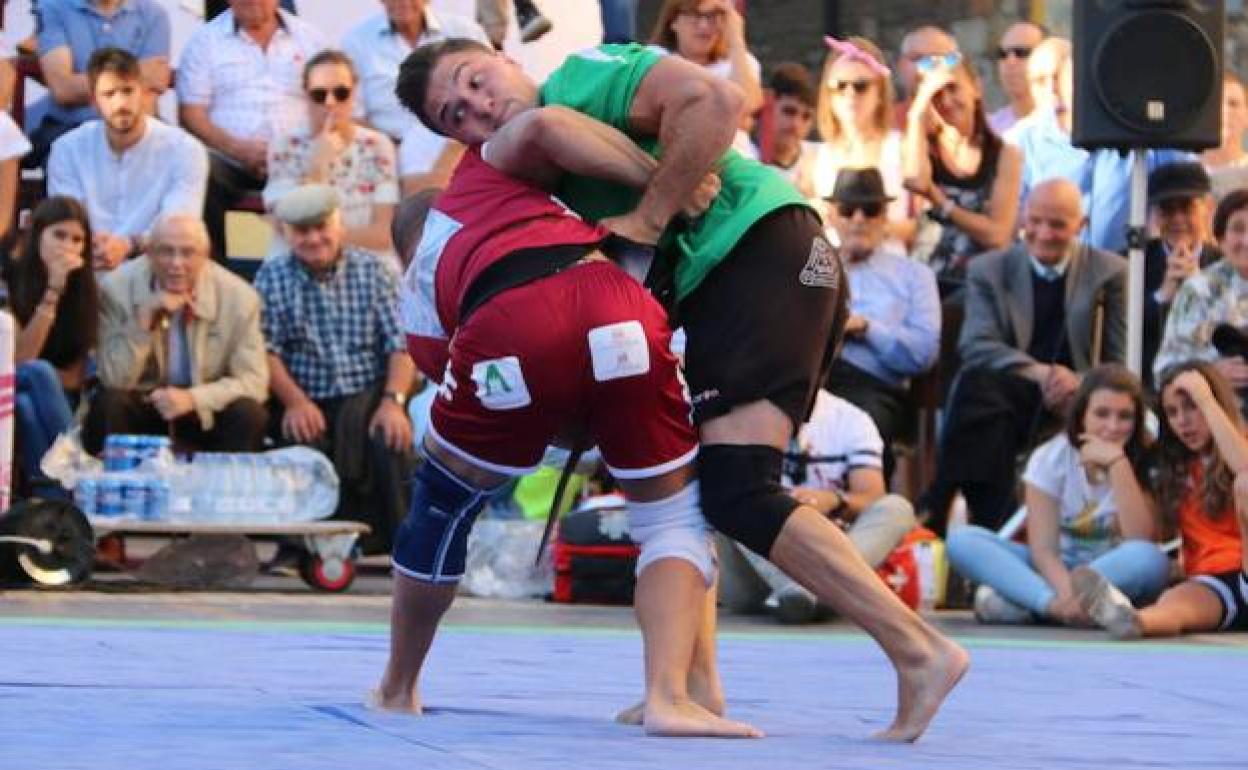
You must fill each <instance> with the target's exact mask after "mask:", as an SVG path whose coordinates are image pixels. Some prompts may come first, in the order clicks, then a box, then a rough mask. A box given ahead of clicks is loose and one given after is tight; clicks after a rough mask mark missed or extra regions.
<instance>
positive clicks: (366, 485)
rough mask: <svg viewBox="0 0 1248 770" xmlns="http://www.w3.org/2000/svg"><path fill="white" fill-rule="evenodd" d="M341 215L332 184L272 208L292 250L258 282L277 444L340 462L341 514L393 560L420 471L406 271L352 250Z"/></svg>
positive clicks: (308, 188) (367, 543)
mask: <svg viewBox="0 0 1248 770" xmlns="http://www.w3.org/2000/svg"><path fill="white" fill-rule="evenodd" d="M338 207H339V201H338V195H337V193H336V192H335V191H334V189H333V188H332V187H329V186H326V185H304V186H302V187H298V188H296V189H295V190H293V191H291V192H290V193H288V194H287V195H286V196H285V197H283V198H282V199H281V200H279V201H278V202H277V205H276V207H275V208H274V212H273V213H274V214H275V215H276V217H277V219H278V220H279V222H280V223H281V227H282V234H283V236H284V237H285V239H286V242H287V243H289V244H290V249H291V253H289V254H284V255H281V256H278V257H275V258H272V259H269V260H268V261H266V262H265V263H264V265H263V266H261V268H260V271H259V272H258V273H257V274H256V281H255V286H256V291H258V292H259V293H260V297H261V299H262V300H263V302H264V309H263V313H262V317H261V328H262V330H263V331H264V337H265V343H266V346H267V348H268V357H269V372H270V382H269V386H270V389H271V390H272V392H273V395H274V397H275V399H276V403H275V404H273V413H274V416H275V417H278V416H280V421H279V422H278V424H276V425H275V426H274V428H275V430H279V435H278V438H279V440H281V441H283V442H285V443H294V444H308V445H311V446H314V447H316V448H318V449H320V450H321V451H323V452H325V453H326V454H327V455H328V456H329V457H330V458H331V459H332V460H333V461H334V467H335V468H336V469H337V471H338V477H339V480H340V481H341V487H340V489H341V498H340V500H339V505H338V511H337V513H336V514H335V516H336V517H337V518H344V519H351V520H355V521H363V522H364V523H366V524H368V525H370V526H371V527H372V529H373V533H372V535H371V536H370V537H368V538H365V539H364V540H362V541H361V543H362V546H363V548H364V550H365V551H366V552H387V553H388V552H389V549H390V545H391V543H390V538H391V535H392V533H393V532H394V530H395V528H396V527H397V526H398V525H399V523H400V522H401V521H402V520H403V517H404V516H405V515H406V514H407V490H406V481H407V479H408V478H410V477H411V474H412V472H413V471H414V470H415V468H414V462H415V460H414V453H413V448H412V447H413V445H412V426H411V423H410V421H409V419H408V416H407V412H406V410H405V409H404V403H405V402H406V400H407V396H408V394H409V393H411V392H412V390H413V387H414V386H415V384H416V378H417V374H416V368H415V366H414V365H413V363H412V360H411V358H410V357H409V356H408V354H407V348H406V342H405V339H404V336H403V331H402V329H401V327H400V325H399V319H398V314H397V309H396V305H397V297H398V285H399V279H398V275H397V274H396V273H395V271H394V269H393V267H391V265H390V263H388V262H386V261H385V260H383V259H382V258H380V257H377V256H376V255H374V254H373V253H372V252H368V251H363V250H361V249H356V248H354V247H351V246H344V245H343V242H342V238H343V225H342V216H341V213H340V212H339V210H338ZM279 426H280V428H279Z"/></svg>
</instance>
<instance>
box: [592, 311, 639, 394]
mask: <svg viewBox="0 0 1248 770" xmlns="http://www.w3.org/2000/svg"><path fill="white" fill-rule="evenodd" d="M587 336H588V338H589V357H590V360H591V361H592V362H593V365H594V379H595V380H597V381H598V382H606V381H607V380H618V379H621V378H623V377H635V376H637V375H639V374H645V373H646V372H648V371H650V346H649V345H648V344H646V332H645V330H644V329H642V328H641V322H640V321H622V322H620V323H618V324H610V325H608V326H599V327H598V328H597V329H590V330H589V334H588V335H587Z"/></svg>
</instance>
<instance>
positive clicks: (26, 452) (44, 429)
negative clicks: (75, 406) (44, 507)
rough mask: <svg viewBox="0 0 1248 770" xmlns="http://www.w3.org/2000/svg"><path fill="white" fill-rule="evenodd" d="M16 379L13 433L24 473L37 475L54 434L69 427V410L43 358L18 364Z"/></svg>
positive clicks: (56, 381)
mask: <svg viewBox="0 0 1248 770" xmlns="http://www.w3.org/2000/svg"><path fill="white" fill-rule="evenodd" d="M16 379H17V394H16V413H17V434H18V437H19V441H18V443H19V444H20V446H21V450H22V465H23V467H25V469H26V473H27V474H28V475H30V476H41V475H43V474H42V473H41V472H40V470H39V461H40V460H42V459H43V455H44V453H45V452H47V451H48V448H49V447H51V446H52V442H54V441H56V437H57V436H59V435H60V434H61V433H64V432H65V431H66V430H68V429H69V424H70V422H72V421H73V412H72V411H71V410H70V408H69V400H68V399H67V398H66V397H65V391H64V390H63V389H62V388H61V379H60V377H59V376H58V375H57V373H56V368H55V367H53V366H52V364H49V363H48V362H47V361H40V360H34V361H27V362H26V363H24V364H18V365H17V378H16Z"/></svg>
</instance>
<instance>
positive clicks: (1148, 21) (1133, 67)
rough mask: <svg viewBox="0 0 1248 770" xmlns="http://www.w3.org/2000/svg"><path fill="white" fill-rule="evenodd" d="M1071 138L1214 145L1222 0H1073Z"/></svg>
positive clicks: (1084, 143)
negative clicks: (1072, 118) (1072, 109)
mask: <svg viewBox="0 0 1248 770" xmlns="http://www.w3.org/2000/svg"><path fill="white" fill-rule="evenodd" d="M1073 17H1074V18H1073V22H1074V40H1073V43H1074V54H1073V55H1074V65H1075V69H1074V91H1075V93H1074V102H1075V103H1074V110H1075V112H1074V131H1073V136H1072V139H1073V142H1074V144H1075V145H1076V146H1078V147H1086V148H1088V149H1093V148H1098V147H1114V148H1119V149H1129V148H1133V147H1175V148H1180V149H1188V150H1201V149H1205V148H1208V147H1216V146H1218V145H1219V144H1220V143H1221V139H1222V132H1221V123H1222V40H1223V37H1224V35H1225V28H1226V10H1225V4H1224V3H1223V2H1222V0H1216V1H1212V0H1075V2H1074V3H1073Z"/></svg>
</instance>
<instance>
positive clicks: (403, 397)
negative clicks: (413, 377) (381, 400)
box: [382, 390, 407, 406]
mask: <svg viewBox="0 0 1248 770" xmlns="http://www.w3.org/2000/svg"><path fill="white" fill-rule="evenodd" d="M382 395H383V396H385V397H386V398H388V399H390V400H391V401H393V402H394V403H396V404H398V405H399V406H403V405H404V404H406V403H407V394H406V393H401V392H399V391H397V390H387V391H386V392H385V393H383V394H382Z"/></svg>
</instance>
